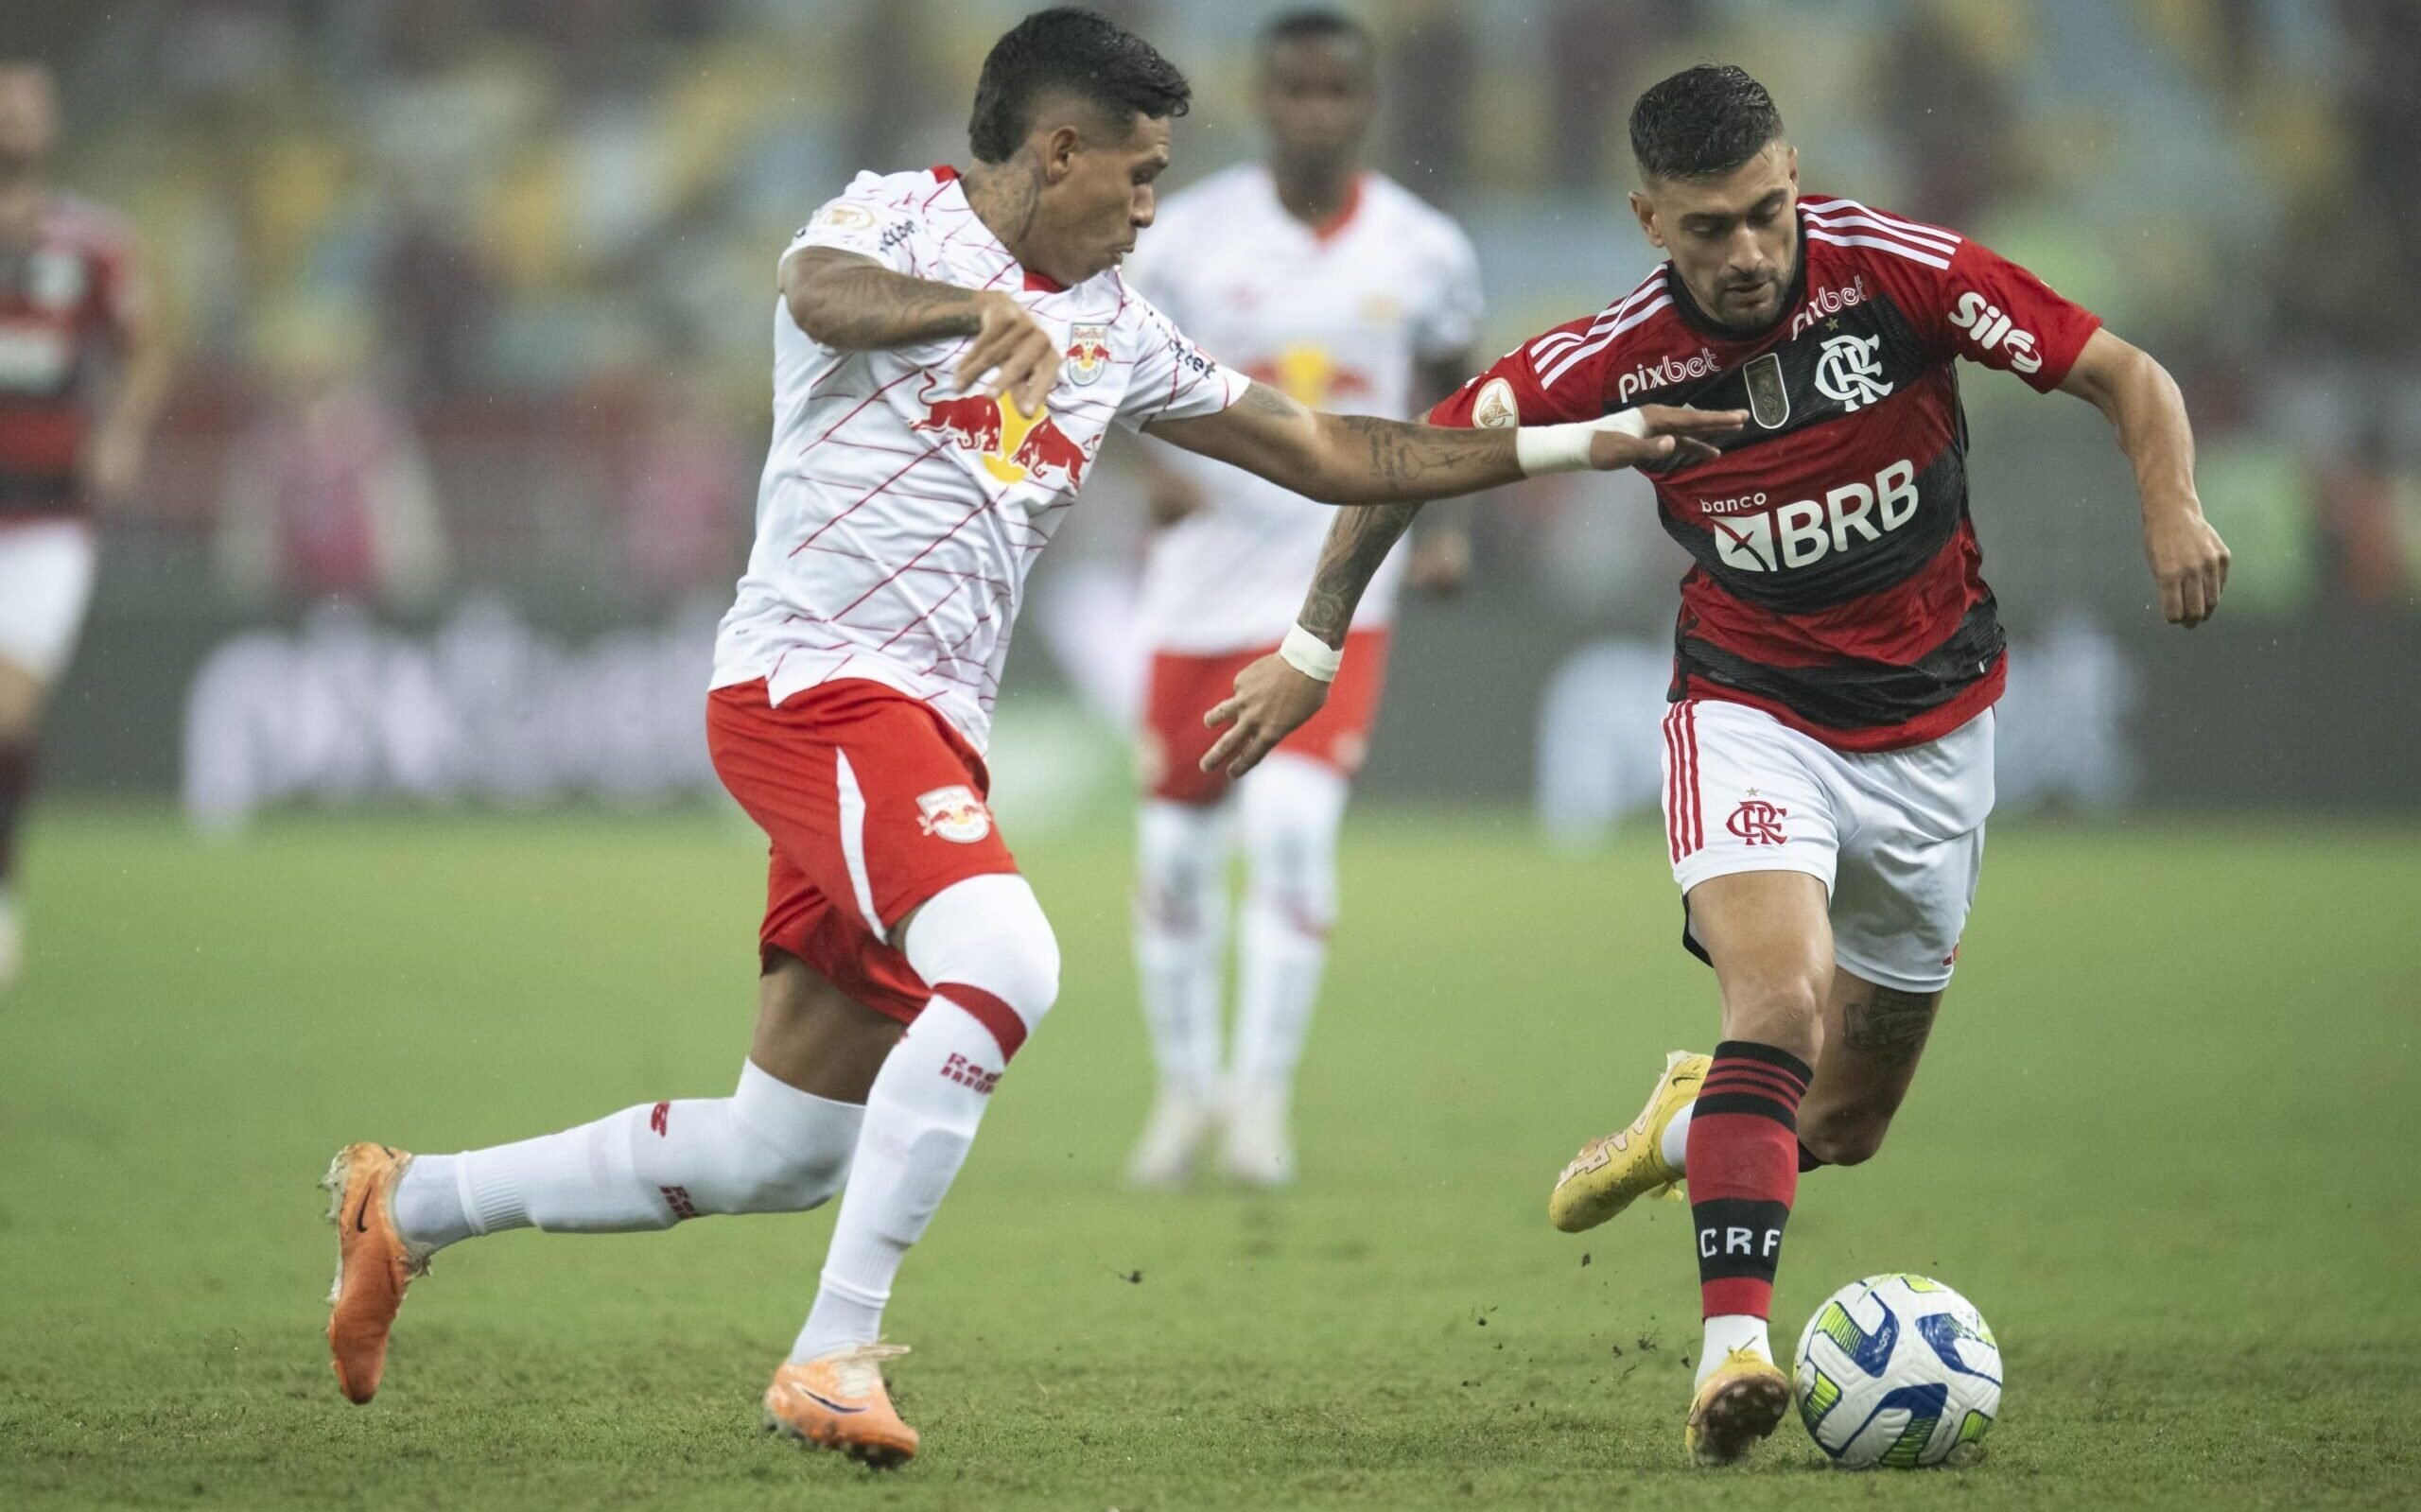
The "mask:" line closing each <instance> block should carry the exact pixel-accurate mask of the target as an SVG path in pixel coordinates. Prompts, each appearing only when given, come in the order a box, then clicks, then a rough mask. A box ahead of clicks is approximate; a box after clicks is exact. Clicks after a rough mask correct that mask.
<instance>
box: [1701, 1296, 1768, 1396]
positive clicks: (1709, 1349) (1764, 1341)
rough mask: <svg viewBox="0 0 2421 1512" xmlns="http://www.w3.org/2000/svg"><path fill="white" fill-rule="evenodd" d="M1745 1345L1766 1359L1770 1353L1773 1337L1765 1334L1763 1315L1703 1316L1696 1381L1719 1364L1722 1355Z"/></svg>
mask: <svg viewBox="0 0 2421 1512" xmlns="http://www.w3.org/2000/svg"><path fill="white" fill-rule="evenodd" d="M1749 1348H1753V1349H1755V1350H1756V1351H1757V1352H1758V1353H1759V1354H1761V1355H1763V1356H1765V1357H1766V1358H1767V1359H1768V1360H1771V1359H1772V1358H1773V1357H1774V1347H1773V1341H1772V1340H1770V1339H1768V1337H1767V1336H1766V1320H1765V1319H1763V1318H1760V1317H1752V1316H1750V1314H1748V1313H1746V1312H1718V1313H1716V1315H1715V1316H1713V1317H1711V1318H1709V1319H1707V1320H1706V1336H1705V1338H1704V1340H1703V1341H1702V1343H1701V1346H1700V1348H1699V1351H1698V1382H1699V1383H1700V1384H1704V1383H1705V1381H1706V1378H1707V1377H1709V1376H1711V1375H1713V1374H1715V1367H1716V1366H1717V1365H1719V1364H1723V1357H1724V1356H1725V1355H1727V1354H1729V1353H1731V1352H1732V1351H1733V1350H1734V1349H1749Z"/></svg>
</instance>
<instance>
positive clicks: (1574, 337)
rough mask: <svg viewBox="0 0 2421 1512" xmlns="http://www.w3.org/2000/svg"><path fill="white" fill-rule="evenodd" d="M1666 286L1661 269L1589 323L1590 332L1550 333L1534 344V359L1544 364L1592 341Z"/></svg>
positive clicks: (1531, 351)
mask: <svg viewBox="0 0 2421 1512" xmlns="http://www.w3.org/2000/svg"><path fill="white" fill-rule="evenodd" d="M1663 286H1664V269H1662V268H1659V269H1657V270H1656V271H1655V272H1653V273H1650V274H1649V275H1648V276H1647V277H1646V279H1644V280H1642V281H1641V283H1640V285H1639V287H1636V288H1634V289H1632V290H1631V291H1630V292H1629V293H1628V294H1625V295H1624V296H1623V297H1622V298H1620V299H1618V300H1616V301H1614V303H1612V304H1609V305H1607V306H1606V307H1605V309H1603V310H1601V311H1599V312H1598V315H1597V318H1596V319H1595V320H1594V321H1592V322H1589V328H1588V329H1587V330H1586V331H1550V332H1548V333H1547V334H1546V335H1544V336H1542V337H1540V338H1539V339H1537V340H1535V341H1533V342H1531V343H1530V355H1531V356H1533V357H1535V358H1537V359H1538V360H1540V361H1541V362H1543V361H1545V360H1547V359H1548V358H1550V357H1552V356H1554V355H1555V354H1556V352H1557V351H1558V350H1559V349H1561V348H1563V347H1566V346H1570V345H1573V344H1575V343H1577V342H1581V341H1586V340H1589V339H1592V338H1593V337H1594V336H1596V335H1597V334H1598V333H1599V332H1601V331H1603V330H1604V329H1605V328H1606V327H1607V326H1608V325H1611V324H1613V323H1615V322H1619V321H1621V320H1622V319H1623V317H1624V316H1626V315H1629V313H1630V312H1631V311H1632V310H1634V309H1636V308H1638V307H1639V302H1640V301H1641V300H1644V299H1646V298H1648V297H1649V296H1650V295H1652V294H1654V293H1655V292H1656V291H1657V290H1658V289H1660V288H1662V287H1663Z"/></svg>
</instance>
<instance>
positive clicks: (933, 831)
mask: <svg viewBox="0 0 2421 1512" xmlns="http://www.w3.org/2000/svg"><path fill="white" fill-rule="evenodd" d="M916 809H917V813H918V818H917V820H916V826H917V827H918V828H919V829H922V830H923V831H924V832H925V833H926V834H928V835H935V836H939V837H940V838H941V839H943V840H947V841H952V842H955V843H958V844H961V845H972V844H974V843H976V842H977V841H979V840H982V839H983V838H984V836H986V835H988V834H990V833H991V832H992V811H991V810H990V809H989V808H984V800H983V799H981V798H979V797H977V796H976V795H975V790H974V789H972V788H967V787H949V788H935V789H934V790H933V791H931V792H920V793H918V794H917V795H916Z"/></svg>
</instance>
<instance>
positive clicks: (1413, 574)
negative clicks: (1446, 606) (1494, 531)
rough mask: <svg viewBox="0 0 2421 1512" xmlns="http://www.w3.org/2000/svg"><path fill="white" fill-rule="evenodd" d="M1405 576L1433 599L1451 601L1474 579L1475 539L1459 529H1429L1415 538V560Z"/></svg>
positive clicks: (1413, 553) (1405, 571) (1413, 550)
mask: <svg viewBox="0 0 2421 1512" xmlns="http://www.w3.org/2000/svg"><path fill="white" fill-rule="evenodd" d="M1404 575H1405V576H1406V577H1407V578H1409V579H1410V580H1411V581H1412V585H1413V587H1414V588H1416V589H1418V590H1419V591H1420V592H1422V593H1425V594H1427V595H1429V596H1430V597H1431V598H1433V599H1451V598H1453V597H1454V595H1456V594H1458V593H1460V592H1462V591H1463V585H1464V584H1465V583H1467V582H1471V578H1472V538H1471V537H1470V536H1469V535H1468V534H1466V533H1465V532H1463V531H1462V530H1428V531H1424V532H1422V533H1420V534H1419V535H1416V536H1414V537H1413V538H1412V561H1411V562H1410V563H1408V564H1406V565H1405V567H1404Z"/></svg>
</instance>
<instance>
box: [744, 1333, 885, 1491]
mask: <svg viewBox="0 0 2421 1512" xmlns="http://www.w3.org/2000/svg"><path fill="white" fill-rule="evenodd" d="M907 1352H908V1347H907V1346H906V1345H904V1344H861V1345H856V1346H853V1347H849V1348H846V1349H835V1350H833V1351H832V1352H831V1353H830V1354H820V1355H817V1356H816V1357H815V1358H814V1359H812V1360H807V1361H802V1362H800V1363H798V1364H785V1365H783V1366H782V1367H781V1368H780V1369H779V1370H776V1371H775V1372H774V1383H773V1384H772V1385H770V1386H768V1387H766V1388H765V1431H766V1432H767V1433H769V1434H785V1435H787V1436H788V1437H791V1438H794V1439H797V1440H798V1441H799V1442H800V1443H802V1444H810V1445H813V1446H814V1447H815V1448H817V1449H829V1450H837V1451H840V1452H841V1453H844V1454H846V1455H847V1456H849V1458H851V1459H853V1460H856V1461H858V1462H859V1463H860V1464H862V1465H864V1466H866V1467H867V1468H868V1469H878V1470H888V1469H897V1468H898V1467H900V1466H902V1465H905V1464H907V1463H908V1462H909V1461H910V1460H912V1459H914V1458H915V1457H916V1430H914V1429H913V1428H911V1427H909V1426H908V1425H907V1424H906V1423H904V1422H901V1421H900V1420H899V1414H898V1413H897V1411H895V1410H894V1409H893V1407H892V1405H891V1392H890V1389H889V1388H888V1387H887V1386H885V1385H884V1384H883V1380H882V1362H884V1361H885V1360H896V1359H897V1358H898V1357H899V1356H901V1355H903V1354H906V1353H907Z"/></svg>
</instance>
